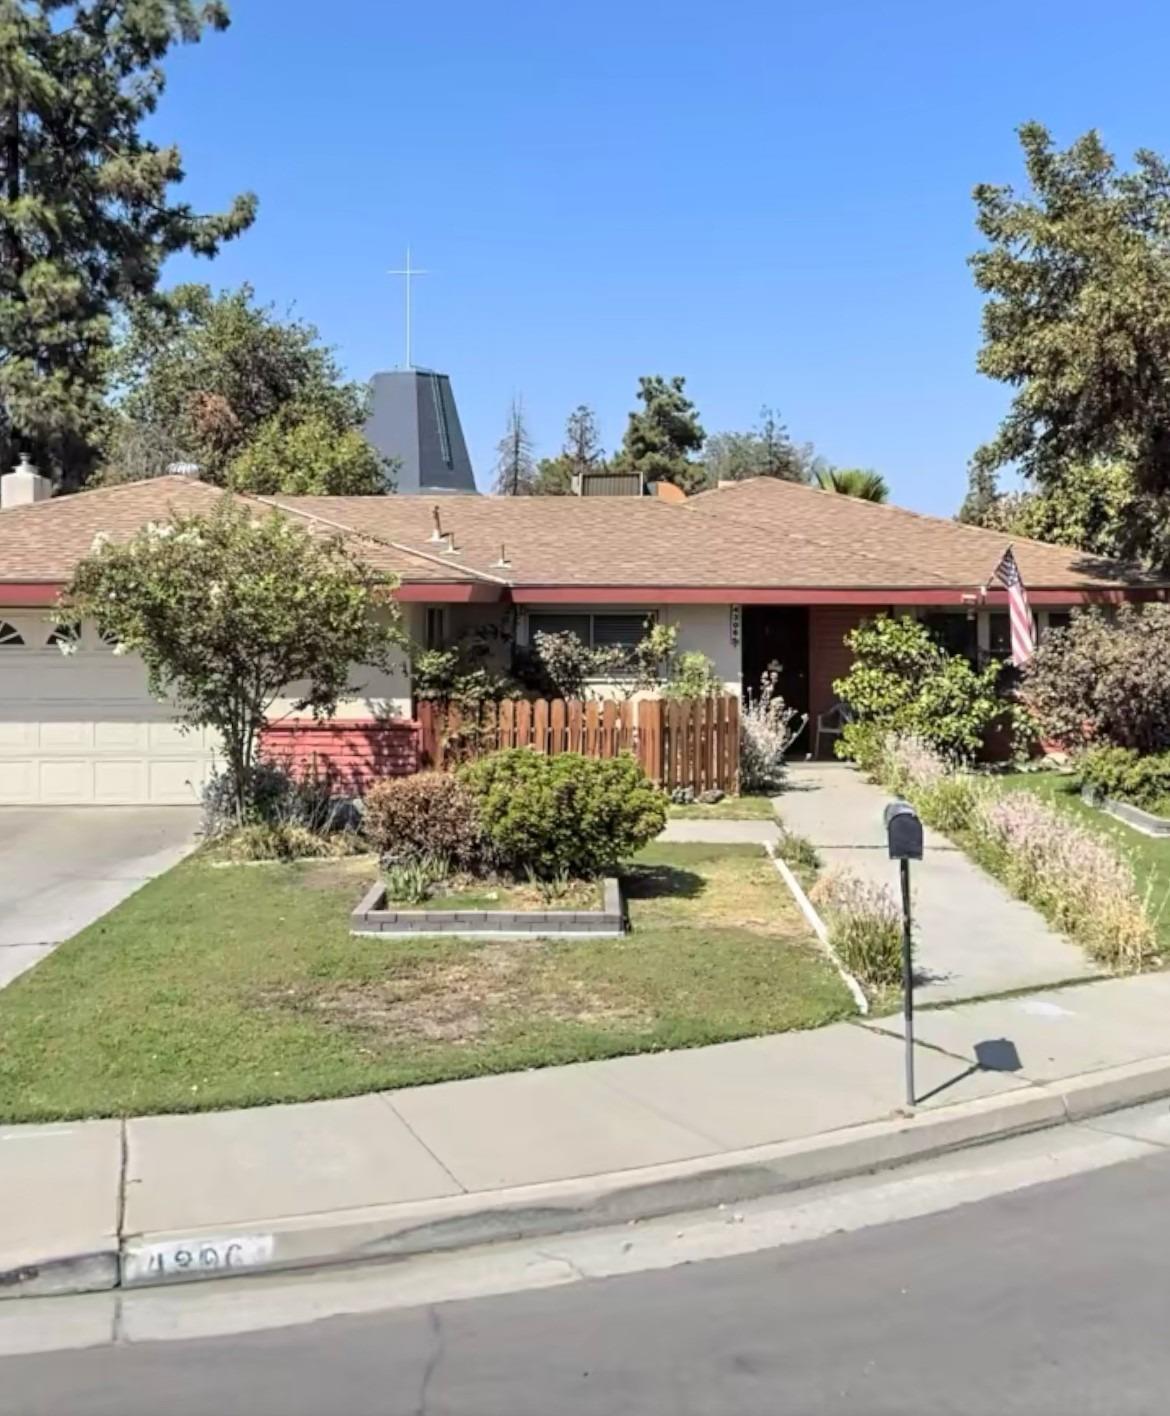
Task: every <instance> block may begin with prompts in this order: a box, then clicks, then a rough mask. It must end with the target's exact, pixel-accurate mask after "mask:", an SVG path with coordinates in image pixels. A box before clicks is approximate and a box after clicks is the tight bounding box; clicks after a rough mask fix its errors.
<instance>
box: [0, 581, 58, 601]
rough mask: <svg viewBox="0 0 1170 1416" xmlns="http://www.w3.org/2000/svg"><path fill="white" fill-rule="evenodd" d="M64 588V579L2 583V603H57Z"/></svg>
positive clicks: (0, 597)
mask: <svg viewBox="0 0 1170 1416" xmlns="http://www.w3.org/2000/svg"><path fill="white" fill-rule="evenodd" d="M64 588H65V585H64V582H63V581H43V582H38V583H32V582H29V581H22V582H20V583H19V584H15V583H9V584H3V583H0V605H8V606H10V607H11V606H14V605H55V604H56V603H57V601H58V599H59V598H60V595H61V591H62V590H64Z"/></svg>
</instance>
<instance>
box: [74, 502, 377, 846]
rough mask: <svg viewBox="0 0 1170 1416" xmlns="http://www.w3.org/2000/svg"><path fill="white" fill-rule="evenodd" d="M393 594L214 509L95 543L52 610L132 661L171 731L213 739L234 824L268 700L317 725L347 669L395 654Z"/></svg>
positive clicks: (295, 538)
mask: <svg viewBox="0 0 1170 1416" xmlns="http://www.w3.org/2000/svg"><path fill="white" fill-rule="evenodd" d="M393 588H394V587H393V584H392V583H391V582H388V581H386V580H384V579H383V580H381V581H378V582H376V583H373V582H372V581H371V577H370V573H369V571H368V570H367V568H366V567H364V566H363V565H362V564H361V562H359V561H358V560H357V559H356V558H355V557H353V556H352V555H351V553H350V552H349V551H348V550H347V549H346V547H345V546H344V545H343V544H342V542H341V541H340V540H338V539H333V538H330V539H326V538H323V537H318V536H313V535H310V533H309V532H308V531H307V530H306V529H305V528H304V527H303V526H302V525H301V524H300V523H299V522H296V521H293V520H292V519H290V518H288V517H286V516H283V515H281V514H280V513H277V512H264V513H260V514H255V513H253V512H250V511H248V510H245V509H244V508H242V507H240V506H239V505H238V504H236V503H234V502H233V501H232V500H231V498H229V497H224V498H223V500H222V501H221V502H220V504H219V506H218V507H217V508H216V510H215V511H214V512H213V513H212V514H211V515H210V516H206V517H177V518H176V519H175V520H173V521H169V522H165V523H162V524H153V525H150V526H147V527H145V528H144V529H143V530H142V531H140V532H139V533H138V534H137V535H136V536H134V537H133V538H132V539H131V540H129V541H125V542H121V543H115V542H112V541H106V542H104V543H102V544H98V545H95V547H94V549H93V551H92V552H91V553H90V555H89V556H88V557H87V558H86V559H85V560H84V561H82V563H81V564H80V565H79V566H78V568H77V571H76V573H75V574H74V577H73V581H72V583H71V584H70V586H69V587H68V589H67V591H66V592H65V595H64V596H63V599H62V609H63V612H64V614H65V616H66V617H67V619H68V620H69V621H70V622H72V623H80V621H81V620H83V619H92V620H94V621H95V622H96V624H97V626H98V628H99V630H100V631H101V632H102V634H103V635H105V636H106V637H107V638H109V639H111V640H113V641H114V642H115V643H116V644H117V645H118V647H119V648H120V649H122V650H123V651H129V652H133V653H135V654H138V655H140V656H141V658H142V660H143V662H144V663H145V665H146V670H147V675H148V678H149V683H150V689H151V692H152V693H154V694H156V695H158V696H159V697H160V698H169V699H170V700H172V701H173V702H174V704H175V712H176V716H177V718H178V721H179V722H180V723H182V724H184V725H186V726H188V727H192V728H196V727H198V728H212V729H214V730H215V731H216V732H217V733H218V734H219V737H220V739H221V741H222V744H223V753H224V760H225V766H226V770H227V774H228V778H229V783H230V789H231V795H232V800H233V803H234V806H235V810H236V814H237V818H238V819H240V820H243V819H244V817H245V816H246V814H247V813H248V809H249V807H250V805H251V788H252V782H253V777H254V774H253V767H254V765H255V760H256V753H257V749H258V747H259V744H260V733H261V730H262V728H263V726H264V722H265V719H266V717H267V715H268V712H269V710H270V708H271V706H272V704H273V702H274V700H275V699H277V698H278V697H281V696H282V695H283V694H284V693H285V692H286V691H287V690H289V689H290V686H291V685H294V684H295V685H296V694H297V706H298V708H301V709H309V710H310V711H311V712H312V713H313V715H314V716H315V717H317V718H324V717H328V716H329V715H330V714H332V713H333V712H334V710H335V709H336V707H337V701H338V699H339V698H340V697H341V696H342V695H343V694H344V692H345V690H346V687H347V685H348V682H349V674H350V671H351V668H352V666H353V665H355V664H360V665H369V666H371V667H375V668H379V667H387V666H388V664H389V662H390V659H391V657H392V654H393V651H394V649H395V648H396V647H399V646H401V645H402V644H403V643H404V636H403V635H402V632H401V630H400V628H399V623H398V617H397V613H396V611H395V609H394V606H393V602H392V600H391V592H392V590H393Z"/></svg>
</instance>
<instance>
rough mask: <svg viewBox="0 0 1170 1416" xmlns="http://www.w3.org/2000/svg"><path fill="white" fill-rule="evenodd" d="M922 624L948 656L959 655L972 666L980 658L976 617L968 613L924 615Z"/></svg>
mask: <svg viewBox="0 0 1170 1416" xmlns="http://www.w3.org/2000/svg"><path fill="white" fill-rule="evenodd" d="M922 623H923V624H924V625H925V626H926V628H927V631H928V633H929V634H930V637H931V638H932V639H933V640H934V642H935V643H936V644H938V645H940V646H941V647H942V648H943V649H945V650H946V651H947V653H948V654H958V655H959V656H960V657H961V658H964V659H967V660H968V661H969V662H970V663H972V664H973V663H974V662H975V660H976V659H977V658H978V655H979V638H978V631H977V628H976V623H975V617H974V615H968V614H967V612H966V611H962V612H960V613H957V614H944V613H937V614H930V615H923V616H922Z"/></svg>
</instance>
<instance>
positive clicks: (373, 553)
mask: <svg viewBox="0 0 1170 1416" xmlns="http://www.w3.org/2000/svg"><path fill="white" fill-rule="evenodd" d="M9 475H10V476H15V475H18V474H9ZM21 485H22V487H23V486H24V485H25V484H23V483H22V484H21ZM28 485H29V486H30V487H31V486H32V485H33V484H31V483H29V484H28ZM33 491H34V493H35V491H36V489H35V487H33ZM224 495H227V494H226V493H224V492H222V491H220V490H219V489H217V488H214V487H210V486H207V485H205V484H203V483H200V482H198V481H195V480H192V479H190V478H186V477H160V478H157V479H154V480H151V481H146V482H137V483H132V484H129V485H125V486H120V487H111V488H107V489H99V490H95V491H90V492H82V493H79V494H77V495H75V496H69V497H58V498H52V499H49V500H39V501H29V502H28V503H27V504H24V505H16V506H11V505H10V506H8V507H7V509H5V510H4V511H2V512H0V803H3V804H11V803H130V802H147V801H149V802H189V801H191V800H192V799H193V798H194V796H195V795H196V793H197V791H198V788H199V785H200V784H201V783H202V781H203V780H204V779H205V778H206V776H207V774H208V772H209V771H210V768H211V763H212V760H213V755H214V743H212V742H211V741H209V740H207V739H206V738H203V737H200V736H199V735H197V734H184V733H181V732H179V731H178V730H177V729H176V728H175V726H174V725H173V724H172V722H171V720H170V715H169V712H168V710H167V707H166V705H165V704H160V703H156V702H154V701H153V700H152V699H151V698H150V695H149V694H148V692H147V690H146V682H145V674H144V671H143V668H142V666H141V664H139V663H137V662H136V661H135V660H134V659H133V658H132V657H130V656H122V657H120V656H118V655H117V654H115V653H114V652H113V648H112V646H110V645H108V644H106V643H104V642H103V641H102V639H101V636H100V634H99V633H98V631H97V628H96V627H95V626H90V625H87V626H85V627H84V628H83V630H82V633H81V637H80V640H79V642H77V643H76V644H68V645H65V646H64V647H66V648H69V649H71V650H73V651H74V652H70V653H68V654H63V653H62V652H61V649H62V647H63V646H62V643H61V640H62V634H61V632H60V631H59V630H58V629H57V627H56V626H54V624H53V620H52V607H53V605H54V603H55V601H56V599H57V596H58V594H59V592H60V589H61V587H62V586H63V585H64V584H65V583H66V582H67V581H68V579H69V577H70V575H71V573H72V571H73V568H74V567H75V566H76V564H77V563H78V561H79V560H80V559H82V558H83V557H84V556H85V555H86V554H87V553H88V551H89V550H90V548H91V547H92V545H93V541H94V538H95V536H97V535H98V534H99V533H104V534H106V535H109V536H113V537H118V536H128V535H130V534H132V533H133V532H134V531H136V530H137V529H138V528H139V527H141V526H143V525H145V524H146V523H148V522H151V521H161V520H166V519H167V518H168V517H169V516H170V515H172V514H173V513H176V512H181V513H194V512H205V511H208V510H210V509H211V507H212V506H213V505H214V504H215V502H216V501H217V500H218V498H220V497H221V496H224ZM8 500H11V498H9V499H8ZM251 500H252V502H253V504H255V505H257V506H258V507H260V506H266V507H271V508H276V509H278V510H279V511H280V512H282V513H283V514H285V515H289V516H294V517H297V518H298V519H299V520H301V521H302V522H303V523H304V524H305V525H306V526H307V527H308V528H309V529H310V530H312V531H314V532H315V533H318V534H322V535H326V534H327V535H341V536H343V537H344V538H345V539H346V541H347V542H348V543H349V544H350V546H351V547H352V548H353V549H354V550H355V551H356V552H357V554H359V555H360V556H361V557H362V558H363V559H364V560H365V561H366V562H367V563H368V564H369V565H370V567H371V570H372V571H374V572H376V573H379V574H392V575H394V576H395V577H397V579H398V581H399V586H398V590H397V592H396V594H397V599H398V600H399V602H400V604H401V608H402V613H403V617H404V621H405V625H406V628H407V630H408V632H409V634H410V636H411V639H412V640H413V641H414V642H415V643H418V644H424V645H442V644H445V643H449V642H451V641H453V640H454V639H455V638H457V637H458V636H459V635H460V634H461V633H463V632H464V631H467V630H469V629H473V628H475V627H476V626H483V625H491V626H497V627H499V628H502V629H503V630H504V631H505V632H506V634H507V636H508V641H509V642H511V640H513V639H514V640H515V641H516V642H519V643H521V644H523V643H525V642H526V641H528V640H530V639H531V637H532V636H533V634H535V633H536V632H537V630H538V629H541V628H544V629H550V630H555V629H572V630H574V631H576V632H577V633H579V634H580V635H581V636H582V637H583V638H585V639H587V640H588V641H589V642H591V643H593V644H599V645H601V644H615V643H616V644H624V643H630V642H633V641H636V640H637V639H638V638H640V637H641V634H642V632H643V626H644V624H645V621H646V619H647V617H649V616H653V617H655V618H657V619H660V620H664V621H667V622H669V623H671V624H674V625H676V626H677V627H678V631H679V647H680V649H683V650H700V651H702V652H703V653H704V654H706V655H707V656H708V657H709V658H710V659H711V660H712V662H713V663H714V665H715V668H716V672H717V674H718V676H719V678H720V679H721V680H722V681H723V683H724V684H725V685H726V687H727V689H728V690H729V691H731V692H735V693H739V692H741V691H742V689H743V688H744V687H745V686H747V687H751V686H753V685H756V684H758V681H759V678H760V675H761V673H762V672H763V671H764V669H765V668H766V667H767V666H768V665H769V664H771V663H778V664H779V665H780V666H781V691H782V692H783V694H784V696H785V698H786V699H787V700H788V701H789V702H790V703H792V704H793V705H794V706H796V707H798V708H800V709H801V710H802V711H807V712H809V713H811V714H813V715H815V714H817V713H819V712H823V711H824V710H825V709H826V708H828V707H829V706H830V705H831V703H832V701H833V689H832V684H833V680H834V679H836V678H838V677H840V676H841V675H842V674H843V673H844V672H845V671H846V670H847V669H848V665H849V656H848V650H847V649H846V647H845V644H844V637H845V635H846V634H847V633H848V631H849V630H850V629H852V628H853V627H854V626H855V625H857V624H858V623H859V622H861V621H862V620H863V619H865V618H867V617H869V616H872V615H874V614H876V613H879V612H882V611H894V612H907V613H911V614H914V615H917V616H919V617H921V618H923V619H925V620H926V621H927V622H928V623H929V624H930V625H931V627H932V629H933V630H934V631H935V632H936V633H937V634H938V635H939V636H940V637H941V638H942V640H943V641H944V642H945V643H946V644H947V645H948V646H949V647H950V648H951V649H952V650H954V651H956V652H964V653H968V654H970V655H971V656H972V657H977V656H987V655H997V654H999V655H1004V656H1006V652H1007V647H1008V637H1009V636H1008V620H1007V607H1006V597H1005V593H1004V592H1003V590H1002V589H1000V588H998V587H997V586H994V585H991V584H989V582H990V580H991V578H992V577H993V574H994V571H995V568H996V566H997V564H998V562H999V559H1000V556H1001V555H1002V553H1003V550H1004V547H1005V537H1004V536H1002V535H1000V534H998V533H995V532H989V531H983V530H980V529H976V528H973V527H968V526H963V525H960V524H958V523H956V522H953V521H947V520H943V519H940V518H934V517H929V516H922V515H919V514H917V513H915V512H910V511H904V510H901V509H899V508H896V507H889V506H878V505H873V504H871V503H868V502H861V501H856V500H853V499H851V498H848V497H844V496H840V495H837V494H835V493H830V492H823V491H819V490H816V489H813V488H810V487H803V486H797V485H794V484H791V483H787V482H779V481H775V480H770V479H758V480H755V481H749V482H740V483H734V484H730V485H727V486H722V487H720V488H718V489H714V490H711V491H708V492H703V493H701V494H699V495H698V496H695V497H692V498H690V499H688V500H682V501H673V500H671V501H668V500H666V499H665V498H662V497H657V496H643V497H628V498H627V497H620V496H595V497H547V498H543V497H535V498H502V497H487V496H478V495H476V496H472V495H460V494H448V495H446V496H444V497H443V498H442V499H441V501H440V502H438V503H432V502H431V501H429V500H428V499H426V498H422V497H393V496H391V497H284V496H281V497H272V498H264V499H251ZM1015 552H1016V557H1017V561H1018V563H1019V566H1020V569H1021V572H1022V574H1023V577H1024V581H1025V583H1026V585H1027V587H1028V593H1029V596H1030V599H1031V602H1032V606H1033V608H1034V610H1035V613H1036V618H1037V621H1038V629H1039V631H1040V633H1041V634H1043V632H1044V631H1045V629H1046V628H1048V627H1049V626H1051V625H1053V624H1059V623H1061V622H1063V620H1064V618H1065V617H1067V615H1068V614H1069V612H1070V611H1071V610H1072V609H1073V608H1074V607H1076V606H1078V605H1084V604H1089V603H1106V604H1108V603H1115V602H1117V601H1119V600H1122V599H1148V598H1163V597H1164V596H1165V595H1166V593H1167V591H1168V590H1170V580H1166V579H1158V578H1156V577H1152V576H1148V575H1146V574H1143V573H1142V572H1140V571H1137V570H1135V569H1134V568H1132V567H1128V566H1124V565H1121V564H1118V563H1116V562H1109V561H1104V560H1101V559H1098V558H1095V557H1092V556H1088V555H1085V554H1084V553H1082V552H1079V551H1075V550H1069V549H1066V548H1063V547H1057V546H1049V545H1044V544H1041V543H1038V542H1027V541H1017V542H1016V543H1015ZM355 688H356V689H357V690H358V691H356V692H355V693H354V695H353V696H352V697H350V698H348V699H347V700H346V701H345V702H343V703H342V704H341V706H340V709H339V711H338V714H337V717H336V719H335V720H334V721H333V722H332V723H330V724H327V725H324V726H321V727H318V726H316V725H313V724H311V723H306V722H304V721H298V720H296V719H295V718H293V717H291V716H290V712H289V710H290V709H291V704H281V705H277V709H276V712H275V714H274V717H275V718H276V720H277V721H276V722H274V725H273V728H272V741H273V742H274V743H275V744H276V745H277V746H280V747H287V748H289V749H290V750H292V751H293V752H294V753H301V754H304V753H309V752H312V753H313V754H316V755H317V756H318V757H324V758H326V759H327V760H330V761H334V762H336V763H337V764H339V765H340V766H341V767H342V768H343V769H344V768H347V767H348V768H352V769H353V770H354V771H358V770H379V771H407V770H411V768H412V767H413V766H414V764H415V761H416V752H417V735H416V733H415V729H414V725H413V724H412V721H411V711H412V701H411V678H410V667H409V664H408V663H407V662H406V661H405V659H404V660H403V662H402V663H401V664H400V665H398V666H397V667H396V668H395V669H394V670H393V671H392V672H390V673H385V674H383V673H376V674H375V673H372V672H366V673H363V672H362V671H360V670H358V671H355Z"/></svg>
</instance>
